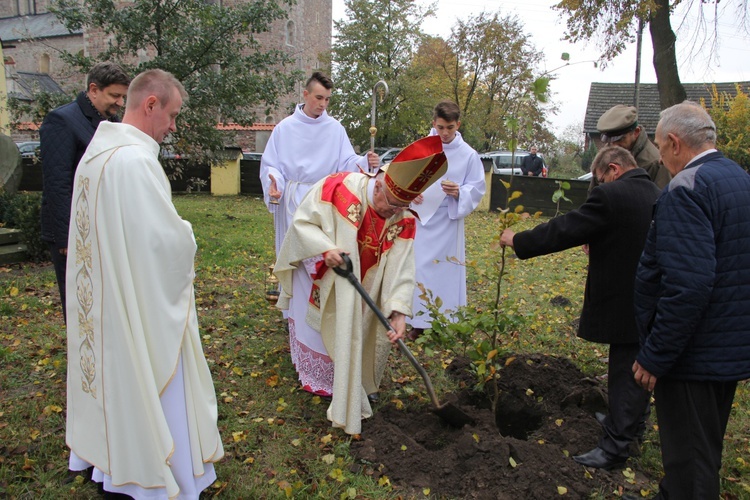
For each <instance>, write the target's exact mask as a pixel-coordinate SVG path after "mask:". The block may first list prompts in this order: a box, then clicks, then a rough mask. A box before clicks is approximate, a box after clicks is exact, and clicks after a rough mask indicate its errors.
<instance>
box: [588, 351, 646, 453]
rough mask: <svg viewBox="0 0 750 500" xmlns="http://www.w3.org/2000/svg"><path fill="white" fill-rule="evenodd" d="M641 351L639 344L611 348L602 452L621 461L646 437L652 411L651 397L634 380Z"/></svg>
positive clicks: (600, 446)
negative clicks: (636, 361) (635, 364)
mask: <svg viewBox="0 0 750 500" xmlns="http://www.w3.org/2000/svg"><path fill="white" fill-rule="evenodd" d="M639 350H640V344H638V343H632V344H612V345H610V346H609V368H608V370H609V371H608V375H607V389H608V392H609V415H607V418H606V419H605V420H604V435H603V436H602V438H601V439H600V440H599V448H601V449H603V450H604V451H606V452H607V453H609V454H611V455H615V456H617V457H627V456H630V452H629V448H630V443H632V442H633V441H635V440H636V439H640V438H641V437H643V432H644V431H645V429H646V418H648V415H649V413H650V410H651V408H650V401H651V394H650V393H649V392H648V391H645V390H643V389H642V388H641V387H640V386H639V385H638V384H636V383H635V379H634V378H633V363H634V362H635V357H636V355H637V354H638V351H639Z"/></svg>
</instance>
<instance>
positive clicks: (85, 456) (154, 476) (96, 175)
mask: <svg viewBox="0 0 750 500" xmlns="http://www.w3.org/2000/svg"><path fill="white" fill-rule="evenodd" d="M185 96H186V93H185V89H184V88H183V86H182V84H180V82H179V81H177V80H176V79H175V77H174V76H172V75H171V74H170V73H167V72H165V71H162V70H158V69H154V70H149V71H146V72H144V73H141V74H140V75H138V76H137V77H136V78H135V79H134V80H133V81H132V83H131V85H130V88H129V89H128V95H127V108H126V111H125V116H124V117H123V120H122V123H110V122H102V123H101V124H100V126H99V128H98V129H97V131H96V133H95V134H94V137H93V139H92V140H91V143H90V144H89V146H88V149H87V150H86V152H85V153H84V155H83V158H82V159H81V162H80V164H79V165H78V169H77V172H76V177H75V189H74V192H73V205H72V220H71V224H70V232H69V237H68V249H69V252H70V253H69V258H68V264H67V275H68V281H67V292H68V301H67V308H68V325H67V326H68V383H67V389H68V395H67V397H68V403H67V404H68V408H67V426H66V436H65V438H66V442H67V445H68V446H69V447H70V449H71V454H70V463H69V467H70V469H71V470H83V469H86V468H89V467H90V466H91V465H93V466H94V470H93V473H92V478H93V479H94V480H95V481H96V482H99V483H102V485H103V488H104V490H105V491H108V492H112V493H114V494H124V495H129V496H131V497H133V498H149V499H167V498H181V499H197V498H198V496H199V494H200V492H201V491H202V490H203V489H205V488H206V487H208V486H209V485H210V484H211V483H212V482H213V481H214V480H215V479H216V473H215V472H214V466H213V464H212V462H216V461H218V460H219V459H220V458H221V457H222V456H223V455H224V450H223V447H222V443H221V438H220V436H219V430H218V427H217V423H216V421H217V404H216V395H215V392H214V386H213V381H212V380H211V373H210V372H209V369H208V364H207V362H206V358H205V357H204V355H203V349H202V346H201V340H200V336H199V334H198V320H197V317H196V308H195V292H194V289H193V279H194V277H195V271H194V267H193V261H194V259H195V252H196V243H195V238H194V236H193V231H192V226H191V225H190V223H189V222H187V221H184V220H182V219H181V218H180V216H179V215H178V214H177V212H176V210H175V207H174V205H173V204H172V197H171V189H170V185H169V181H168V180H167V177H166V175H165V174H164V170H163V169H162V167H161V165H160V164H159V160H158V155H159V143H161V142H162V141H163V140H164V137H166V136H167V134H169V133H170V132H173V131H175V129H176V128H175V119H176V118H177V115H178V114H179V112H180V109H181V107H182V102H183V99H184V98H185Z"/></svg>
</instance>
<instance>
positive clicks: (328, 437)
mask: <svg viewBox="0 0 750 500" xmlns="http://www.w3.org/2000/svg"><path fill="white" fill-rule="evenodd" d="M331 439H333V436H331V435H330V434H326V435H325V436H323V437H322V438H320V442H321V443H323V444H328V443H330V442H331Z"/></svg>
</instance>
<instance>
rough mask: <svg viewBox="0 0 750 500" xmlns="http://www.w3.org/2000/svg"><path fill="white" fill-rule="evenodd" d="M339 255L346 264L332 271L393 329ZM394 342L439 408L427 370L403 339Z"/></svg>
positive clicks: (381, 320) (347, 262)
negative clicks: (349, 284)
mask: <svg viewBox="0 0 750 500" xmlns="http://www.w3.org/2000/svg"><path fill="white" fill-rule="evenodd" d="M340 255H341V258H342V259H344V265H345V266H346V268H343V267H341V266H337V267H334V268H333V271H334V272H335V273H336V274H338V275H339V276H341V277H343V278H346V279H347V280H349V283H351V284H352V285H353V286H354V288H355V289H356V290H357V291H358V292H359V294H360V295H361V296H362V299H363V300H364V301H365V303H366V304H367V305H368V306H369V307H370V309H372V312H374V313H375V316H377V317H378V319H379V320H380V322H381V323H382V324H383V326H384V327H385V328H386V330H388V331H390V330H393V327H391V322H390V321H388V318H386V317H385V315H384V314H383V312H382V311H381V310H380V309H379V308H378V306H376V305H375V302H374V301H373V300H372V297H370V294H368V293H367V290H365V288H364V287H363V286H362V283H360V282H359V280H358V279H357V277H356V276H354V273H353V272H352V261H351V259H350V258H349V256H348V255H346V254H345V253H342V254H340ZM396 343H398V347H399V349H401V352H402V353H404V355H405V356H406V358H407V359H408V360H409V363H411V365H412V366H413V367H414V369H415V370H417V372H419V375H420V376H421V377H422V380H424V385H425V387H426V388H427V393H428V394H429V396H430V399H431V400H432V404H433V405H434V406H435V408H440V402H439V401H438V398H437V395H436V394H435V389H434V388H433V387H432V381H431V380H430V376H429V375H427V372H426V371H425V369H424V368H423V367H422V365H421V364H419V361H417V359H416V358H415V357H414V355H413V354H412V353H411V351H410V350H409V348H408V347H406V344H404V341H403V340H401V339H398V340H397V341H396Z"/></svg>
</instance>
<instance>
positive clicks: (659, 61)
mask: <svg viewBox="0 0 750 500" xmlns="http://www.w3.org/2000/svg"><path fill="white" fill-rule="evenodd" d="M656 5H657V8H656V9H655V10H654V11H652V13H651V18H650V19H649V31H650V32H651V42H652V43H653V46H654V70H655V71H656V86H657V88H658V89H659V103H660V105H661V109H666V108H668V107H670V106H674V105H675V104H679V103H681V102H682V101H684V100H685V99H687V94H685V88H684V87H683V86H682V83H680V74H679V72H678V70H677V54H676V41H677V37H676V36H675V34H674V32H673V31H672V25H671V24H670V22H669V0H656Z"/></svg>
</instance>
